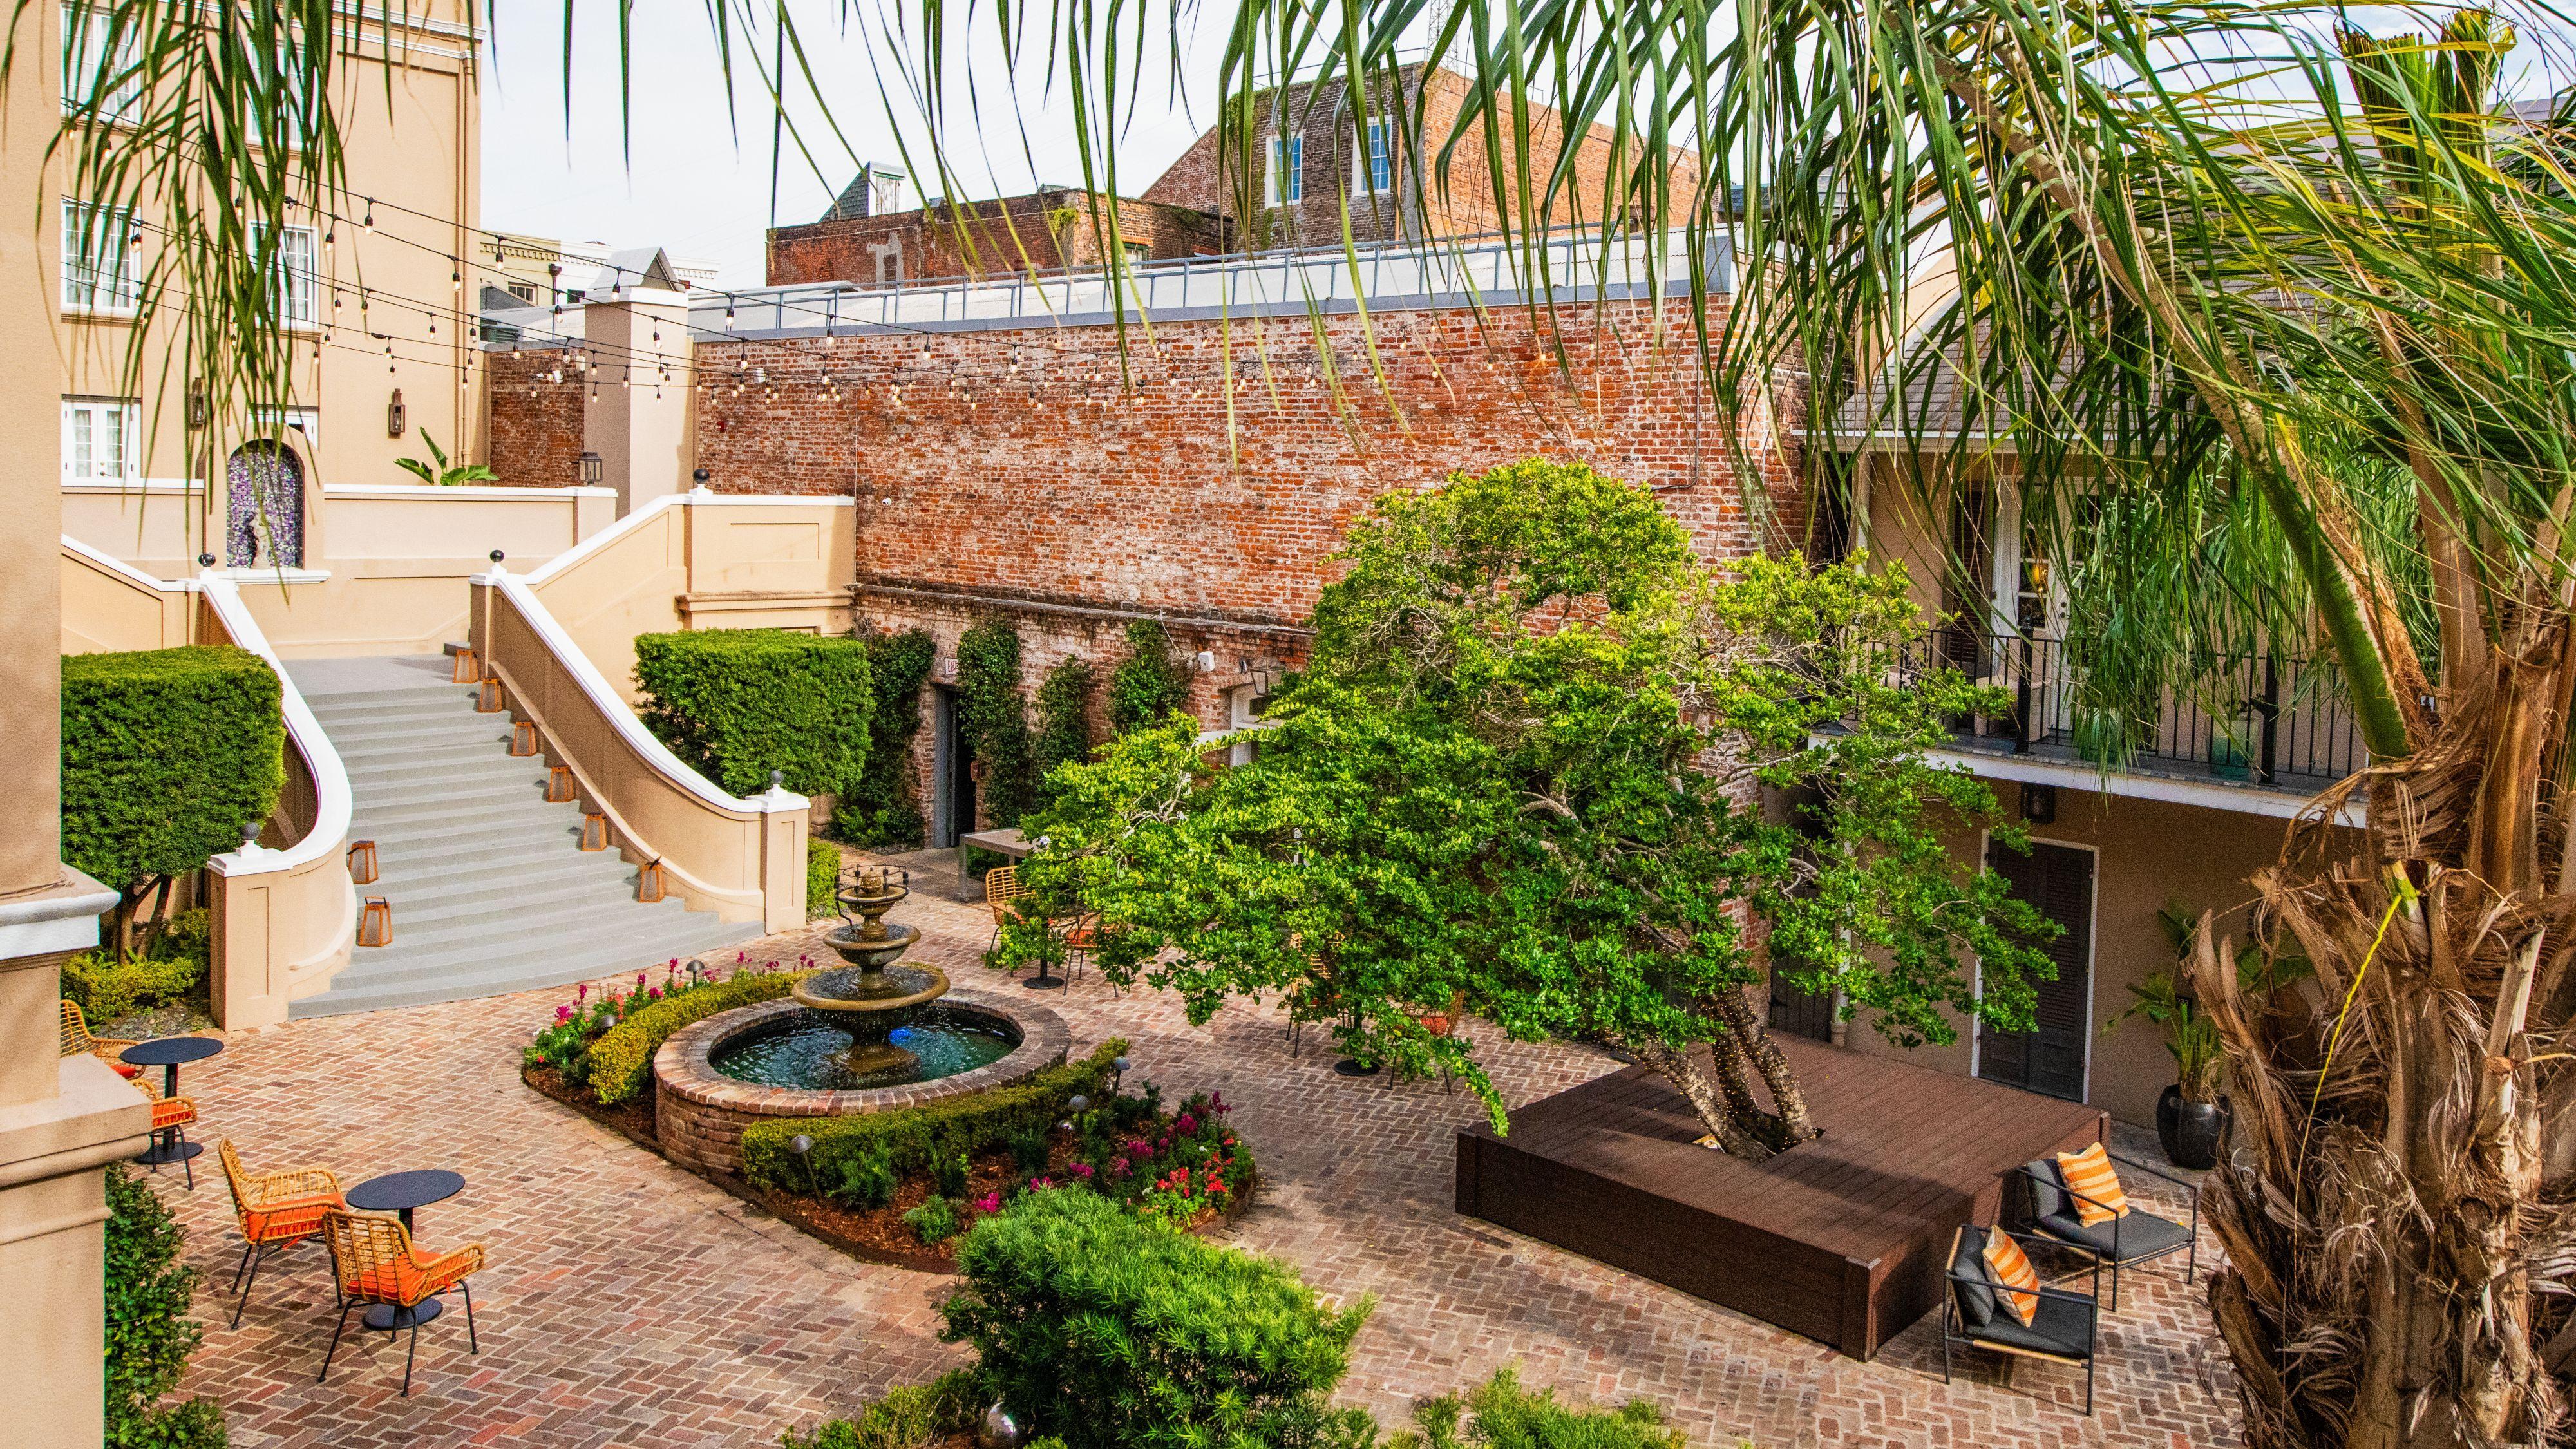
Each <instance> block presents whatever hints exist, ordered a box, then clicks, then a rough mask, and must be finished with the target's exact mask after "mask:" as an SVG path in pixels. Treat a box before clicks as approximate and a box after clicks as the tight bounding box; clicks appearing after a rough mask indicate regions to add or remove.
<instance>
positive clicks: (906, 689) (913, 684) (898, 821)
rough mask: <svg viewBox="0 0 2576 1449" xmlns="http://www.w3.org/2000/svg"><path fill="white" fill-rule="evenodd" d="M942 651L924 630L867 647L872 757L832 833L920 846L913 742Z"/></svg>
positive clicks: (863, 842)
mask: <svg viewBox="0 0 2576 1449" xmlns="http://www.w3.org/2000/svg"><path fill="white" fill-rule="evenodd" d="M937 655H938V648H937V646H936V645H934V644H933V643H932V642H931V639H930V635H929V634H928V633H927V632H925V631H923V630H920V629H913V630H910V631H908V632H905V633H902V634H888V635H885V636H883V637H882V638H878V639H874V640H871V641H870V642H869V644H868V684H869V688H870V689H871V690H872V691H873V692H874V694H875V696H876V702H875V704H874V706H873V707H872V708H871V709H870V711H869V714H868V759H867V763H866V764H865V765H863V766H862V767H860V770H859V778H858V782H857V783H856V784H855V785H853V786H852V787H851V789H850V792H849V793H848V794H847V795H844V796H842V797H841V802H840V805H839V808H838V809H837V810H836V811H835V813H834V814H833V816H832V833H833V834H834V835H837V836H839V837H840V838H842V839H843V840H846V841H849V842H850V843H852V844H854V845H918V844H919V843H920V842H921V837H922V833H923V832H922V821H921V799H920V793H919V789H918V787H917V786H916V785H915V783H914V781H913V771H912V739H913V736H915V735H917V734H919V733H921V687H922V686H923V685H925V684H928V683H929V682H930V668H931V664H932V663H933V661H934V660H935V659H936V658H937Z"/></svg>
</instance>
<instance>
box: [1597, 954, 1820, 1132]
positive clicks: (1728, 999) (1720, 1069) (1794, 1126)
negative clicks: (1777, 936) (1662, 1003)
mask: <svg viewBox="0 0 2576 1449" xmlns="http://www.w3.org/2000/svg"><path fill="white" fill-rule="evenodd" d="M1705 1005H1707V1007H1708V1008H1709V1011H1710V1014H1711V1015H1713V1016H1715V1017H1717V1019H1718V1020H1719V1021H1721V1022H1723V1023H1725V1025H1726V1028H1727V1029H1726V1031H1724V1032H1723V1033H1721V1034H1719V1035H1718V1036H1717V1037H1716V1038H1715V1039H1714V1040H1712V1041H1709V1042H1706V1043H1703V1044H1699V1045H1694V1046H1690V1047H1675V1046H1672V1045H1670V1044H1669V1043H1666V1042H1661V1041H1655V1040H1651V1039H1649V1040H1639V1041H1630V1042H1625V1043H1622V1045H1624V1046H1625V1047H1626V1048H1627V1050H1628V1052H1629V1054H1630V1055H1632V1056H1634V1057H1636V1059H1637V1060H1638V1061H1639V1062H1641V1063H1643V1064H1644V1065H1645V1066H1647V1067H1648V1068H1650V1069H1651V1070H1653V1071H1654V1073H1655V1074H1656V1075H1657V1076H1660V1077H1662V1078H1663V1079H1664V1080H1665V1081H1667V1082H1670V1083H1672V1084H1673V1087H1674V1089H1675V1090H1677V1091H1679V1092H1680V1093H1681V1094H1682V1098H1683V1100H1685V1101H1687V1102H1689V1103H1690V1106H1691V1111H1692V1112H1693V1113H1694V1114H1696V1115H1697V1116H1698V1118H1699V1120H1700V1123H1701V1125H1703V1126H1705V1127H1707V1128H1708V1132H1709V1136H1710V1137H1712V1138H1714V1139H1715V1140H1716V1145H1717V1147H1718V1148H1719V1150H1721V1151H1723V1152H1725V1153H1726V1154H1727V1155H1728V1156H1730V1157H1740V1158H1743V1159H1744V1160H1745V1161H1747V1162H1760V1161H1762V1160H1763V1159H1764V1158H1767V1157H1770V1156H1772V1155H1773V1154H1775V1153H1778V1152H1781V1151H1783V1150H1785V1149H1787V1148H1791V1147H1795V1146H1796V1145H1798V1144H1799V1143H1801V1142H1805V1141H1807V1140H1809V1139H1811V1138H1813V1137H1814V1136H1815V1135H1816V1128H1815V1124H1814V1122H1813V1121H1812V1120H1811V1119H1810V1118H1809V1116H1808V1113H1807V1094H1806V1091H1805V1089H1804V1088H1802V1087H1800V1086H1799V1085H1798V1079H1797V1076H1796V1075H1795V1074H1794V1073H1792V1072H1791V1071H1790V1070H1789V1062H1788V1059H1787V1058H1786V1057H1784V1056H1782V1055H1781V1053H1780V1046H1779V1044H1778V1043H1777V1042H1774V1041H1773V1040H1771V1034H1770V1032H1769V1031H1768V1030H1766V1029H1765V1028H1764V1026H1763V1024H1762V1021H1761V1019H1760V1018H1759V1017H1758V1016H1756V1015H1755V1014H1754V1011H1753V1004H1752V1003H1751V1002H1750V1001H1748V1000H1746V998H1745V995H1744V993H1743V992H1742V991H1721V992H1719V993H1718V994H1717V995H1716V996H1714V997H1712V998H1710V999H1709V1000H1708V1001H1707V1002H1706V1003H1705ZM1756 1076H1759V1077H1760V1078H1761V1079H1762V1086H1763V1089H1764V1090H1765V1091H1766V1092H1768V1093H1769V1094H1770V1097H1771V1103H1772V1105H1771V1107H1770V1109H1769V1110H1765V1109H1764V1108H1763V1107H1762V1106H1761V1104H1760V1103H1759V1102H1758V1101H1757V1100H1756V1099H1755V1097H1754V1095H1753V1078H1754V1077H1756Z"/></svg>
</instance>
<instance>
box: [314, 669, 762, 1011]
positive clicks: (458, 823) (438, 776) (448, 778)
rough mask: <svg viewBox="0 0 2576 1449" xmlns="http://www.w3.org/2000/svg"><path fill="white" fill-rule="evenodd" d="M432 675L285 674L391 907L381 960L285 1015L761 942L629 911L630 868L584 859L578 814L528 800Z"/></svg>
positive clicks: (461, 993) (527, 769)
mask: <svg viewBox="0 0 2576 1449" xmlns="http://www.w3.org/2000/svg"><path fill="white" fill-rule="evenodd" d="M449 668H450V666H449V664H448V661H447V660H445V659H443V658H438V657H435V656H428V657H403V658H390V659H307V660H289V661H288V662H287V665H286V670H287V673H288V674H289V675H291V676H292V677H293V678H294V680H295V687H296V688H297V689H298V690H300V691H302V693H303V695H304V698H305V700H306V702H307V703H309V704H311V705H312V707H313V713H314V715H315V717H316V718H318V719H320V720H321V722H322V729H323V732H324V733H325V734H327V735H329V736H330V738H331V743H332V746H333V748H335V749H337V750H338V751H339V752H340V758H341V760H342V762H343V763H344V764H346V765H347V767H348V771H349V788H350V790H351V792H352V794H353V795H354V796H355V807H354V812H353V815H352V817H351V820H350V825H349V838H350V839H351V840H352V841H358V840H372V841H374V842H375V843H376V856H377V862H378V865H379V868H380V875H379V877H378V879H377V881H376V883H375V884H373V885H362V886H360V887H358V894H359V895H360V896H361V897H366V896H382V897H384V898H385V900H386V901H387V902H388V903H389V904H390V905H391V906H392V907H393V917H394V935H393V944H391V945H388V946H360V947H358V948H357V950H356V952H355V953H354V954H353V955H352V956H351V957H350V959H349V964H348V966H347V967H345V968H344V969H342V970H341V972H340V974H339V975H338V976H336V977H334V978H332V981H331V986H330V989H329V990H327V991H325V992H323V993H321V994H320V995H317V996H312V997H308V998H306V999H304V1000H301V1001H298V1002H295V1003H294V1004H293V1005H292V1006H291V1007H290V1008H289V1010H288V1015H290V1016H297V1017H304V1016H332V1015H337V1014H339V1013H342V1012H351V1011H374V1010H378V1009H380V1008H384V1007H391V1006H418V1005H422V1004H425V1003H428V1002H435V1001H460V1000H464V999H466V998H469V997H476V996H497V995H500V994H502V993H505V992H511V991H525V990H528V989H530V988H533V987H540V986H559V985H564V984H567V983H570V982H574V981H586V980H589V979H590V978H592V977H595V976H600V975H603V974H606V973H608V972H611V971H618V970H624V969H628V968H639V969H640V968H641V967H643V966H645V965H647V964H658V963H659V962H662V961H665V960H668V959H669V958H671V957H674V956H677V957H679V958H681V959H683V960H686V959H688V958H689V957H691V956H694V955H700V954H703V953H706V952H709V951H713V950H715V949H716V948H718V947H721V946H725V945H728V944H730V943H732V942H736V941H742V940H748V939H750V938H751V937H754V936H757V935H759V934H760V925H759V923H758V922H755V921H740V922H726V921H720V920H718V919H717V918H716V916H715V914H714V913H713V912H709V911H692V910H689V909H688V908H687V907H685V906H684V905H682V904H681V903H680V901H679V899H678V898H677V897H673V898H671V899H668V900H663V901H660V902H657V903H655V904H652V905H646V904H644V903H643V902H641V901H638V900H636V899H635V887H636V877H637V874H638V872H637V868H636V867H634V866H632V865H628V864H627V863H626V862H624V861H623V860H621V859H619V858H618V856H617V853H616V852H614V851H590V852H586V851H583V850H582V849H581V848H580V846H581V807H580V806H579V805H578V804H575V803H571V802H566V803H562V804H549V803H547V801H546V798H545V788H546V775H547V771H546V765H545V762H544V760H543V759H541V758H525V759H522V758H513V757H512V756H511V754H510V752H509V749H510V723H509V716H507V715H500V714H477V713H476V712H475V710H474V699H475V688H474V686H472V685H468V684H452V683H450V682H449Z"/></svg>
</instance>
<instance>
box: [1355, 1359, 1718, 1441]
mask: <svg viewBox="0 0 2576 1449" xmlns="http://www.w3.org/2000/svg"><path fill="white" fill-rule="evenodd" d="M1470 1409H1472V1410H1474V1411H1475V1418H1474V1419H1473V1420H1472V1421H1469V1420H1466V1418H1465V1411H1467V1410H1470ZM1413 1419H1414V1422H1415V1423H1417V1424H1420V1425H1421V1426H1422V1431H1423V1432H1422V1436H1421V1437H1420V1438H1419V1439H1417V1438H1415V1437H1414V1436H1413V1435H1410V1434H1405V1435H1399V1436H1398V1437H1397V1438H1396V1440H1395V1441H1394V1443H1393V1444H1392V1445H1390V1446H1389V1449H1407V1446H1412V1445H1420V1446H1422V1449H1470V1446H1478V1449H1682V1446H1683V1445H1685V1444H1687V1443H1688V1442H1689V1441H1688V1440H1686V1439H1684V1438H1683V1437H1682V1431H1681V1430H1679V1429H1675V1428H1673V1427H1671V1426H1670V1425H1668V1424H1666V1423H1665V1422H1664V1416H1663V1414H1662V1413H1661V1412H1660V1411H1659V1410H1657V1409H1656V1408H1655V1406H1654V1405H1652V1404H1650V1403H1647V1402H1646V1401H1645V1400H1643V1399H1636V1400H1632V1401H1630V1402H1629V1403H1626V1404H1623V1405H1621V1406H1620V1407H1618V1408H1616V1409H1571V1408H1568V1407H1566V1406H1565V1405H1563V1404H1560V1403H1558V1402H1557V1401H1556V1395H1555V1394H1554V1393H1552V1392H1547V1391H1541V1392H1539V1393H1531V1392H1530V1391H1529V1390H1527V1389H1524V1388H1522V1387H1521V1385H1520V1377H1519V1375H1517V1374H1516V1373H1514V1372H1513V1371H1512V1370H1511V1369H1508V1368H1505V1369H1502V1370H1500V1371H1498V1372H1496V1373H1495V1375H1494V1377H1493V1380H1492V1381H1491V1382H1490V1383H1487V1384H1486V1385H1485V1386H1484V1387H1482V1388H1479V1389H1476V1390H1474V1391H1472V1392H1470V1393H1469V1394H1468V1395H1467V1396H1466V1398H1465V1399H1463V1400H1462V1399H1460V1398H1458V1397H1456V1396H1455V1395H1444V1396H1442V1397H1440V1398H1437V1399H1426V1400H1424V1401H1423V1402H1421V1403H1418V1404H1416V1405H1414V1406H1413Z"/></svg>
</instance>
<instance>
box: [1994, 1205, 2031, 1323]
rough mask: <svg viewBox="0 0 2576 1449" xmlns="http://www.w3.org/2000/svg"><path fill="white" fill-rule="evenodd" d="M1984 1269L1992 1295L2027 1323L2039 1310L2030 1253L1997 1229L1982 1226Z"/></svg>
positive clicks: (2013, 1314) (2016, 1316)
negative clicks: (1992, 1283)
mask: <svg viewBox="0 0 2576 1449" xmlns="http://www.w3.org/2000/svg"><path fill="white" fill-rule="evenodd" d="M1986 1272H1987V1273H1989V1274H1991V1275H1992V1276H1993V1278H1994V1280H1995V1298H1996V1299H1997V1300H1998V1301H2000V1302H2001V1303H2002V1304H2003V1306H2005V1307H2006V1308H2009V1309H2011V1310H2012V1316H2013V1317H2015V1318H2018V1319H2020V1320H2021V1321H2022V1326H2023V1327H2025V1328H2027V1327H2029V1326H2030V1320H2031V1318H2032V1317H2033V1316H2034V1315H2036V1314H2037V1313H2038V1312H2039V1270H2038V1269H2037V1268H2034V1267H2032V1266H2031V1265H2030V1255H2029V1254H2027V1253H2025V1252H2023V1251H2022V1250H2021V1244H2019V1243H2016V1242H2014V1241H2013V1240H2012V1239H2010V1238H2008V1237H2005V1236H2004V1230H2003V1229H2001V1228H1988V1229H1986Z"/></svg>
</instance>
